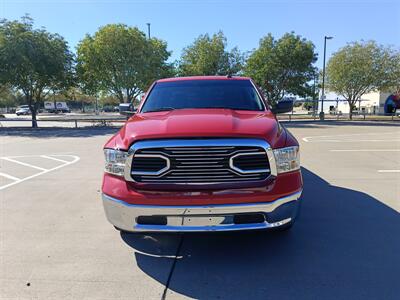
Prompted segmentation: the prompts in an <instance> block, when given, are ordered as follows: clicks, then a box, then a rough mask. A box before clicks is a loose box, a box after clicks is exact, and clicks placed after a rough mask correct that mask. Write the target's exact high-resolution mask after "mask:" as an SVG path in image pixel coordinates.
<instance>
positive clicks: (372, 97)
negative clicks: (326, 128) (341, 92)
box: [318, 91, 391, 114]
mask: <svg viewBox="0 0 400 300" xmlns="http://www.w3.org/2000/svg"><path fill="white" fill-rule="evenodd" d="M389 96H391V93H384V92H379V91H378V92H372V93H368V94H364V95H363V96H362V97H361V100H359V101H357V102H356V104H355V107H356V108H355V111H356V112H359V113H366V114H384V113H385V102H386V101H387V99H388V97H389ZM318 111H321V101H319V103H318ZM324 112H325V114H337V113H339V114H343V113H344V114H347V113H348V112H349V103H348V102H347V101H346V99H344V98H343V97H341V96H338V95H336V94H334V93H327V94H326V100H324Z"/></svg>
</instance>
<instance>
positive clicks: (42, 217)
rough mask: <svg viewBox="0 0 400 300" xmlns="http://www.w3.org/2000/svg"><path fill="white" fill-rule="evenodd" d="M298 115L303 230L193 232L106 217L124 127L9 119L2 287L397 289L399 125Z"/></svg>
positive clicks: (85, 291) (257, 293) (385, 293)
mask: <svg viewBox="0 0 400 300" xmlns="http://www.w3.org/2000/svg"><path fill="white" fill-rule="evenodd" d="M287 127H289V128H290V130H291V132H292V133H293V134H294V135H295V136H296V137H297V138H298V140H299V142H300V143H301V159H302V167H303V176H304V184H305V188H304V194H303V204H302V211H301V216H300V218H299V220H298V222H297V223H296V225H295V226H294V227H293V228H292V230H291V231H289V232H286V233H263V232H251V233H224V234H221V233H218V234H185V235H179V234H152V235H135V234H120V233H119V232H117V231H115V229H114V228H113V227H112V226H111V225H110V224H108V222H107V221H106V218H105V216H104V213H103V207H102V204H101V200H100V185H101V178H102V169H103V153H102V145H103V144H104V143H105V141H106V140H107V139H108V138H109V137H110V136H111V135H112V133H113V132H115V129H77V130H76V129H58V130H50V129H46V130H39V131H33V132H32V131H31V130H30V129H18V130H12V129H7V130H6V129H3V130H2V131H0V214H1V215H0V218H1V220H0V242H1V244H0V246H1V249H0V259H1V260H0V299H14V298H19V299H31V298H34V299H46V298H48V299H63V298H66V299H68V298H70V299H184V298H195V299H294V298H296V299H399V295H400V285H399V270H400V255H399V254H400V214H399V212H400V126H398V125H396V124H393V123H372V122H371V123H369V122H364V123H363V122H339V123H336V122H326V123H311V122H308V123H307V122H293V123H290V124H288V125H287ZM0 130H1V129H0Z"/></svg>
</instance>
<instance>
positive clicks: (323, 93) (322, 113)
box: [319, 36, 333, 121]
mask: <svg viewBox="0 0 400 300" xmlns="http://www.w3.org/2000/svg"><path fill="white" fill-rule="evenodd" d="M331 39H333V37H332V36H325V37H324V67H323V69H322V93H321V112H320V113H319V119H320V120H321V121H322V120H324V118H325V113H324V98H325V59H326V40H331Z"/></svg>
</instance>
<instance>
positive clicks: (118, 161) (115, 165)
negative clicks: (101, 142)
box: [104, 149, 128, 176]
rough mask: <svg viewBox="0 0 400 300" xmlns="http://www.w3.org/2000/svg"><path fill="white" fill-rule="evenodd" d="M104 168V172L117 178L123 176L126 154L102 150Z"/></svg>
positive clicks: (112, 150) (118, 151)
mask: <svg viewBox="0 0 400 300" xmlns="http://www.w3.org/2000/svg"><path fill="white" fill-rule="evenodd" d="M104 157H105V160H106V161H105V168H104V171H105V172H107V173H110V174H114V175H117V176H124V171H125V162H126V158H127V157H128V152H125V151H120V150H114V149H104Z"/></svg>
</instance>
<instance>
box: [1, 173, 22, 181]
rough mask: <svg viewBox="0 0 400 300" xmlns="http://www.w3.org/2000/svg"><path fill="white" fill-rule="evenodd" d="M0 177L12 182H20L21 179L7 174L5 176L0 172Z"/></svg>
mask: <svg viewBox="0 0 400 300" xmlns="http://www.w3.org/2000/svg"><path fill="white" fill-rule="evenodd" d="M0 176H3V177H5V178H8V179H11V180H14V181H17V180H21V178H17V177H14V176H11V175H8V174H6V173H1V172H0Z"/></svg>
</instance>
